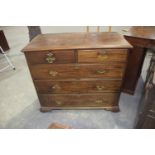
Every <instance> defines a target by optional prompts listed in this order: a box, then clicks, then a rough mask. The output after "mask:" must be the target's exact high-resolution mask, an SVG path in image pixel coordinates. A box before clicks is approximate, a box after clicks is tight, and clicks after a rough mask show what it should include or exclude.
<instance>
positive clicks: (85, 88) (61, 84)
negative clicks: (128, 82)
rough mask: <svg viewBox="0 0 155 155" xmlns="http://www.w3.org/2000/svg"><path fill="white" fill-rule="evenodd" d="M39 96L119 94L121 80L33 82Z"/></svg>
mask: <svg viewBox="0 0 155 155" xmlns="http://www.w3.org/2000/svg"><path fill="white" fill-rule="evenodd" d="M34 82H35V86H36V90H37V92H38V93H40V94H50V93H52V94H54V93H55V94H67V93H98V92H119V91H120V88H121V83H122V81H121V80H83V81H34Z"/></svg>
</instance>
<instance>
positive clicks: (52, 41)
mask: <svg viewBox="0 0 155 155" xmlns="http://www.w3.org/2000/svg"><path fill="white" fill-rule="evenodd" d="M89 48H91V49H92V48H132V46H131V45H130V44H129V43H128V42H127V41H126V40H125V39H124V37H123V36H122V35H120V34H118V33H117V32H93V33H84V32H82V33H57V34H41V35H38V36H37V37H35V38H34V39H33V40H32V41H31V42H30V43H29V44H28V45H27V46H26V47H25V48H24V49H23V50H22V52H30V51H46V50H62V49H63V50H64V49H89Z"/></svg>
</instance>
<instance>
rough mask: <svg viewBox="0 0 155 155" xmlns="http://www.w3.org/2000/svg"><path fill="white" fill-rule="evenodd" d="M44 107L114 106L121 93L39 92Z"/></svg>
mask: <svg viewBox="0 0 155 155" xmlns="http://www.w3.org/2000/svg"><path fill="white" fill-rule="evenodd" d="M39 99H40V102H41V105H42V106H43V107H112V106H117V102H118V99H119V93H102V94H81V95H79V94H74V95H71V94H70V95H45V94H39Z"/></svg>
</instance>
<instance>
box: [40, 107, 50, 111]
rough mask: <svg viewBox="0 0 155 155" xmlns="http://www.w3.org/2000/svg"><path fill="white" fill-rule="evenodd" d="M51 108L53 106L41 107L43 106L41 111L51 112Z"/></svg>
mask: <svg viewBox="0 0 155 155" xmlns="http://www.w3.org/2000/svg"><path fill="white" fill-rule="evenodd" d="M51 110H52V108H51V107H41V108H40V112H49V111H51Z"/></svg>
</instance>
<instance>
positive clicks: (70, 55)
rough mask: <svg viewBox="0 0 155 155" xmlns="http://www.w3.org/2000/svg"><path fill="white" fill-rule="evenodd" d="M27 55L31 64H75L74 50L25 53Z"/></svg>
mask: <svg viewBox="0 0 155 155" xmlns="http://www.w3.org/2000/svg"><path fill="white" fill-rule="evenodd" d="M25 55H26V59H27V61H28V63H29V64H57V63H74V62H75V55H74V51H73V50H66V51H65V50H63V51H38V52H28V53H25Z"/></svg>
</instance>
